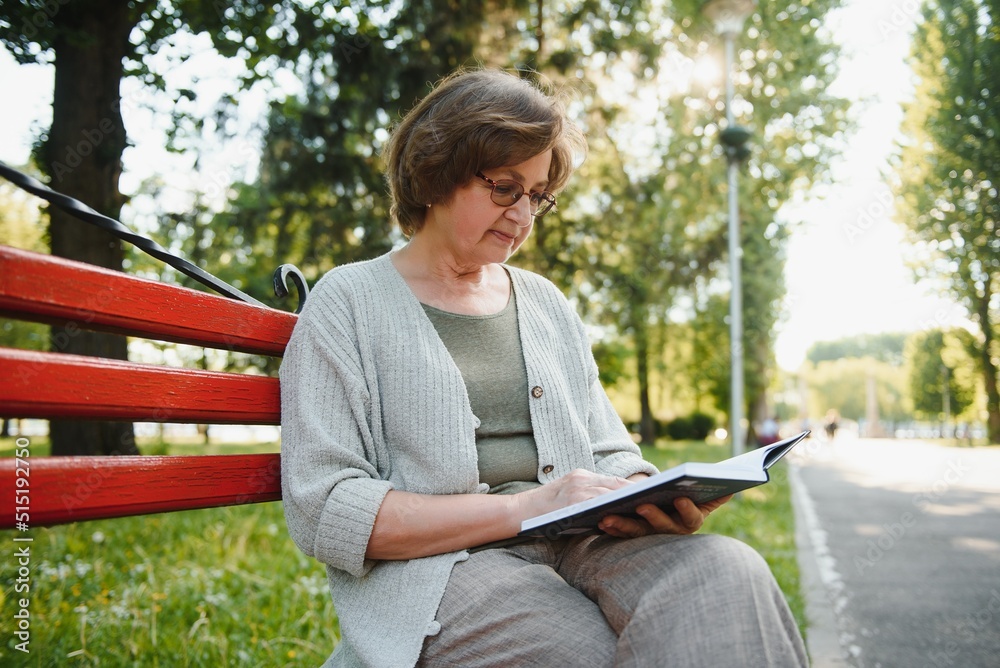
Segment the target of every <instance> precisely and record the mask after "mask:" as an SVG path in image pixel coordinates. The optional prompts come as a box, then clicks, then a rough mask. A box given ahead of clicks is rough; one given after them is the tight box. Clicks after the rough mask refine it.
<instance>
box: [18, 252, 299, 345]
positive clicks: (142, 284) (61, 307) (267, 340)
mask: <svg viewBox="0 0 1000 668" xmlns="http://www.w3.org/2000/svg"><path fill="white" fill-rule="evenodd" d="M0 313H3V314H5V315H8V316H10V317H12V318H17V319H22V320H33V321H37V322H47V323H54V324H59V325H64V326H66V327H67V331H66V333H67V334H68V335H70V336H71V335H72V329H74V328H75V329H88V330H90V329H93V330H101V331H109V332H117V333H120V334H127V335H129V336H143V337H148V338H152V339H157V340H162V341H172V342H175V343H188V344H193V345H201V346H207V347H210V348H221V349H224V350H233V351H239V352H247V353H254V354H263V355H271V356H275V357H280V356H281V355H282V354H283V352H284V349H285V345H286V344H287V343H288V337H289V336H291V333H292V328H293V327H294V326H295V321H296V316H295V314H293V313H286V312H284V311H278V310H275V309H269V308H263V307H260V306H255V305H253V304H245V303H243V302H238V301H235V300H232V299H227V298H225V297H220V296H218V295H212V294H207V293H205V292H199V291H197V290H190V289H187V288H181V287H178V286H175V285H166V284H164V283H158V282H156V281H150V280H146V279H142V278H137V277H135V276H128V275H126V274H123V273H121V272H117V271H112V270H110V269H104V268H101V267H95V266H93V265H89V264H86V263H83V262H75V261H72V260H66V259H63V258H59V257H54V256H51V255H44V254H41V253H33V252H30V251H24V250H19V249H15V248H9V247H6V246H0ZM67 323H68V324H67Z"/></svg>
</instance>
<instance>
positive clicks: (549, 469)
mask: <svg viewBox="0 0 1000 668" xmlns="http://www.w3.org/2000/svg"><path fill="white" fill-rule="evenodd" d="M555 470H556V467H555V466H553V465H552V464H547V465H546V466H545V468H543V469H542V473H544V474H545V475H548V474H549V473H552V472H553V471H555Z"/></svg>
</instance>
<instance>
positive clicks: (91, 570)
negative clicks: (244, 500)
mask: <svg viewBox="0 0 1000 668" xmlns="http://www.w3.org/2000/svg"><path fill="white" fill-rule="evenodd" d="M31 537H32V538H33V539H34V540H33V542H32V543H31V544H30V546H31V555H32V564H31V565H32V580H31V585H32V589H31V613H32V619H31V621H32V624H31V631H32V635H31V645H30V647H31V650H32V651H31V654H29V655H24V654H22V653H21V652H18V651H15V650H14V649H13V647H12V643H13V642H14V641H13V640H12V639H11V638H7V639H5V641H4V644H3V646H2V647H0V663H4V665H15V666H16V665H23V666H62V665H82V666H98V665H115V666H126V665H142V666H156V665H160V666H280V665H309V666H317V665H320V664H321V663H322V662H323V661H324V660H325V659H326V657H327V656H328V655H329V653H330V652H331V651H332V649H333V647H334V645H335V643H336V640H337V637H338V633H339V632H338V629H337V617H336V612H335V611H334V609H333V604H332V602H331V600H330V593H329V589H328V587H327V583H326V573H325V571H324V570H323V568H322V566H321V565H320V564H319V563H318V562H316V561H313V560H312V559H309V558H307V557H306V556H304V555H303V554H302V553H301V552H299V551H298V550H297V549H296V548H295V546H294V544H293V543H292V542H291V539H290V538H289V537H288V533H287V530H286V528H285V523H284V518H283V516H282V510H281V504H277V503H271V504H263V505H256V506H242V507H237V508H222V509H212V510H197V511H189V512H183V513H171V514H164V515H153V516H148V517H132V518H123V519H115V520H105V521H100V522H90V523H84V524H72V525H67V526H63V527H56V528H52V529H33V530H32V532H31ZM15 567H16V561H15V560H12V559H7V560H5V562H4V563H3V565H2V567H0V568H2V572H3V580H4V582H5V583H7V584H6V585H5V587H4V590H3V596H2V600H0V611H2V613H3V615H4V616H5V618H7V619H12V618H13V613H14V611H15V610H16V609H17V607H16V606H17V601H16V594H15V593H14V591H13V588H12V583H13V582H14V580H15V576H14V574H13V572H12V571H11V570H10V569H11V568H15Z"/></svg>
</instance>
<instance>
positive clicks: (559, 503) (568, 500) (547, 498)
mask: <svg viewBox="0 0 1000 668" xmlns="http://www.w3.org/2000/svg"><path fill="white" fill-rule="evenodd" d="M631 484H632V481H630V480H626V479H625V478H618V477H615V476H609V475H601V474H600V473H594V472H593V471H587V470H586V469H574V470H572V471H570V472H569V473H567V474H566V475H564V476H562V477H561V478H557V479H556V480H553V481H552V482H550V483H547V484H544V485H542V486H541V487H536V488H534V489H530V490H528V491H526V492H521V493H519V494H515V495H514V497H513V498H514V499H515V500H516V501H517V515H518V516H519V519H520V520H526V519H529V518H532V517H536V516H538V515H544V514H545V513H549V512H552V511H553V510H559V509H560V508H565V507H566V506H570V505H573V504H574V503H579V502H581V501H586V500H588V499H592V498H594V497H595V496H600V495H601V494H606V493H608V492H610V491H612V490H615V489H620V488H622V487H625V486H626V485H631Z"/></svg>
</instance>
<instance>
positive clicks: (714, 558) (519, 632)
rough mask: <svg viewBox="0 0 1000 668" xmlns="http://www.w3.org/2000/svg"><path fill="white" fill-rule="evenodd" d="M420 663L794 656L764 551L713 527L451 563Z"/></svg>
mask: <svg viewBox="0 0 1000 668" xmlns="http://www.w3.org/2000/svg"><path fill="white" fill-rule="evenodd" d="M437 619H438V622H440V624H441V631H440V633H438V634H437V635H435V636H431V637H428V638H427V639H426V641H425V643H424V649H423V652H422V654H421V658H420V663H419V664H418V665H419V666H421V667H423V668H434V667H438V666H442V667H443V666H449V667H455V668H458V667H461V668H479V667H486V666H496V667H500V666H503V667H504V668H511V667H516V668H519V667H521V666H545V667H546V668H561V667H566V668H583V667H589V666H636V667H649V668H652V667H660V666H666V667H674V666H755V667H756V666H804V665H807V664H808V660H807V658H806V652H805V647H804V646H803V643H802V638H801V636H800V635H799V632H798V628H797V627H796V624H795V620H794V619H793V618H792V615H791V612H790V611H789V610H788V605H787V603H786V602H785V598H784V596H783V594H782V592H781V590H780V589H779V588H778V585H777V583H776V582H775V580H774V577H773V576H772V575H771V571H770V569H769V568H768V566H767V563H766V562H765V561H764V560H763V558H761V556H760V555H759V554H757V552H755V551H754V550H753V549H752V548H750V547H748V546H747V545H745V544H743V543H741V542H739V541H737V540H734V539H731V538H726V537H722V536H715V535H708V534H696V535H692V536H667V535H656V536H646V537H644V538H635V539H631V540H621V539H616V538H612V537H610V536H604V535H602V536H587V537H580V538H574V539H566V540H560V541H553V542H548V541H538V542H534V543H529V544H525V545H517V546H513V547H507V548H498V549H490V550H483V551H481V552H477V553H474V554H472V555H471V556H470V557H469V559H468V560H467V561H464V562H460V563H458V564H456V565H455V568H454V570H453V571H452V575H451V578H450V579H449V581H448V586H447V589H446V590H445V593H444V597H443V599H442V601H441V605H440V607H439V609H438V617H437Z"/></svg>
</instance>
